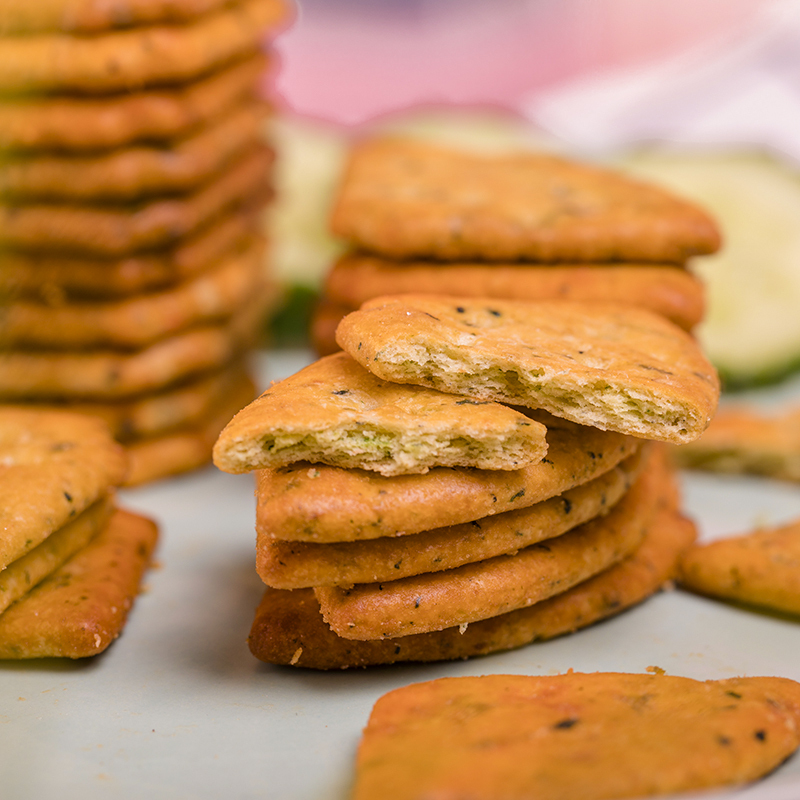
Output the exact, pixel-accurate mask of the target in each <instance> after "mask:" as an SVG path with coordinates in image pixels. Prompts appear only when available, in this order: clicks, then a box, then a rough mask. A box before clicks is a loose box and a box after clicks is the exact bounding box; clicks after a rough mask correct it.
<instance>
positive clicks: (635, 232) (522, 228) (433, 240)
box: [311, 138, 719, 354]
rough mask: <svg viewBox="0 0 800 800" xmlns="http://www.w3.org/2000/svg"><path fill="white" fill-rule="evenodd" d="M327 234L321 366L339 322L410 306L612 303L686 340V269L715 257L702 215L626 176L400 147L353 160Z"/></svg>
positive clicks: (696, 291) (698, 291)
mask: <svg viewBox="0 0 800 800" xmlns="http://www.w3.org/2000/svg"><path fill="white" fill-rule="evenodd" d="M332 223H333V231H334V233H336V234H338V235H339V236H342V237H343V238H344V239H346V240H347V241H348V242H349V244H350V245H351V250H350V251H349V252H347V253H346V254H345V255H344V256H342V257H341V258H340V259H339V261H338V262H337V263H336V264H335V265H334V266H333V267H332V269H331V271H330V272H329V274H328V276H327V279H326V281H325V285H324V289H323V293H322V300H321V303H320V304H319V306H318V308H317V309H316V312H315V316H314V319H313V322H312V330H311V338H312V342H313V344H314V346H315V348H316V349H317V351H318V352H319V353H320V354H326V353H331V352H334V351H335V350H337V349H338V346H337V344H336V342H335V338H334V331H335V329H336V325H337V324H338V322H339V320H340V319H341V318H342V317H343V316H344V315H345V314H346V313H349V312H350V311H353V310H355V309H356V308H358V307H359V306H361V304H362V303H364V302H365V301H367V300H370V299H372V298H374V297H378V296H380V295H386V294H405V293H409V292H412V293H420V292H425V293H432V294H458V295H460V296H462V297H485V298H498V299H518V300H533V301H536V300H547V299H556V298H558V299H564V300H579V301H584V300H591V301H600V302H620V303H625V304H630V305H634V306H638V307H641V308H647V309H649V310H651V311H654V312H656V313H658V314H661V315H663V316H665V317H666V318H667V319H670V320H671V321H673V322H674V323H676V324H677V325H679V326H680V327H682V328H684V329H685V330H691V329H692V328H693V327H694V326H695V325H696V324H697V323H698V322H699V321H700V320H701V319H702V316H703V310H704V293H703V287H702V285H701V283H700V282H699V281H698V279H697V278H696V277H694V276H693V275H692V273H691V272H689V271H688V270H687V269H686V268H685V264H686V261H687V259H688V258H689V257H690V256H694V255H698V254H704V253H711V252H714V251H715V250H716V249H717V248H718V246H719V234H718V232H717V229H716V227H715V225H714V223H713V222H712V221H711V220H710V219H709V218H708V217H707V216H706V214H705V213H703V212H702V211H701V210H700V209H698V208H696V207H694V206H692V205H691V204H689V203H686V202H684V201H682V200H679V199H677V198H675V197H672V196H670V195H668V194H667V193H666V192H663V191H661V190H660V189H656V188H654V187H652V186H647V185H644V184H642V183H638V182H636V181H633V180H631V179H628V178H625V177H623V176H621V175H617V174H614V173H611V172H608V171H606V170H601V169H597V168H594V167H589V166H586V165H580V164H575V163H572V162H568V161H565V160H563V159H561V158H557V157H554V156H550V155H536V154H531V153H528V154H512V155H507V156H501V157H498V156H485V155H475V154H468V153H463V152H458V151H453V150H447V149H443V148H442V147H440V146H436V145H431V144H428V143H424V142H422V141H414V140H410V139H399V138H382V139H375V140H369V141H366V142H364V143H362V144H360V145H358V146H357V147H356V148H355V149H354V151H353V154H352V157H351V159H350V162H349V164H348V166H347V169H346V172H345V177H344V183H343V186H342V190H341V192H340V195H339V197H338V201H337V203H336V205H335V207H334V212H333V220H332Z"/></svg>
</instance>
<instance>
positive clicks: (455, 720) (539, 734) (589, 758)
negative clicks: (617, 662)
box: [353, 672, 800, 800]
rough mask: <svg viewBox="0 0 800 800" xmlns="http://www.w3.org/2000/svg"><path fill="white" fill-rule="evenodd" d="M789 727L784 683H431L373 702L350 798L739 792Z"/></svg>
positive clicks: (794, 691)
mask: <svg viewBox="0 0 800 800" xmlns="http://www.w3.org/2000/svg"><path fill="white" fill-rule="evenodd" d="M798 721H800V685H799V684H797V683H796V682H795V681H792V680H789V679H788V678H772V677H763V678H762V677H754V678H729V679H727V680H717V681H696V680H692V679H691V678H682V677H677V676H672V675H644V674H625V673H601V672H596V673H591V674H581V673H575V672H568V673H567V674H564V675H542V676H529V675H484V676H480V677H473V676H470V677H459V678H440V679H438V680H433V681H428V682H425V683H418V684H412V685H410V686H405V687H402V688H400V689H395V690H394V691H392V692H389V693H388V694H385V695H383V696H382V697H381V698H379V699H378V701H377V702H376V703H375V706H374V707H373V709H372V713H371V714H370V718H369V722H368V723H367V726H366V728H365V729H364V734H363V737H362V740H361V743H360V745H359V749H358V756H357V764H356V781H355V789H354V792H353V798H354V800H373V798H385V800H406V799H408V800H410V798H421V797H431V798H432V797H442V798H444V797H459V798H467V797H468V798H470V800H483V798H497V797H502V798H503V799H504V800H522V799H523V798H525V799H526V800H528V799H529V798H533V797H535V798H537V800H538V799H539V798H541V800H566V798H581V800H611V799H612V798H613V799H614V800H617V798H623V797H644V796H652V795H663V794H672V793H673V792H682V791H687V790H690V789H705V788H711V787H719V786H726V785H739V784H744V783H748V782H750V781H754V780H756V779H757V778H760V777H762V776H763V775H765V774H766V773H768V772H770V771H771V770H773V769H775V768H776V767H777V766H779V765H780V764H781V762H782V761H784V760H785V759H786V758H788V756H789V755H791V754H792V753H793V752H794V751H795V750H796V748H797V747H798V744H800V734H799V733H798Z"/></svg>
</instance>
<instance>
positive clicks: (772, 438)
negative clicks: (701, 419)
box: [675, 406, 800, 481]
mask: <svg viewBox="0 0 800 800" xmlns="http://www.w3.org/2000/svg"><path fill="white" fill-rule="evenodd" d="M675 457H676V458H677V459H678V461H679V462H680V464H681V465H682V466H684V467H688V468H691V469H702V470H709V471H711V472H723V473H734V474H735V473H744V474H754V475H766V476H768V477H770V478H781V479H783V480H789V481H800V408H797V407H795V408H791V407H790V408H787V409H785V410H783V411H780V412H775V413H769V414H768V413H764V412H759V411H757V410H756V409H754V408H749V407H747V406H723V407H722V408H720V410H719V411H718V412H717V414H716V415H715V416H714V419H713V420H711V424H710V425H709V426H708V429H707V430H706V431H705V433H703V435H702V436H701V437H700V438H699V439H697V440H696V441H694V442H690V443H689V444H687V445H684V446H683V447H679V448H677V449H676V450H675Z"/></svg>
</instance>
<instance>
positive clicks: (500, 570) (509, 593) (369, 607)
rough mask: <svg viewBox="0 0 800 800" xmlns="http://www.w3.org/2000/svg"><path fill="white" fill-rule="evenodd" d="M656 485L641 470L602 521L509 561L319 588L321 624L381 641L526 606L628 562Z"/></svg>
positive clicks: (653, 473) (653, 504)
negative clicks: (636, 478) (345, 585)
mask: <svg viewBox="0 0 800 800" xmlns="http://www.w3.org/2000/svg"><path fill="white" fill-rule="evenodd" d="M660 479H661V476H660V474H659V471H658V470H657V469H651V468H645V470H644V472H643V474H642V475H641V476H640V477H639V479H638V480H637V481H636V482H635V483H634V484H633V486H632V487H631V488H630V489H629V490H628V492H626V494H625V496H624V497H623V498H622V499H621V500H620V501H619V502H618V503H617V504H616V505H615V506H614V507H613V508H612V509H611V510H610V511H609V512H608V514H606V515H605V516H601V517H596V518H595V519H593V520H591V521H589V522H586V523H584V524H583V525H580V526H579V527H577V528H574V529H572V530H570V531H568V532H567V533H563V534H561V535H560V536H557V537H555V538H553V539H548V540H547V541H546V542H539V543H538V544H534V545H531V546H529V547H526V548H525V549H523V550H520V551H519V552H518V553H515V554H513V555H502V556H496V557H494V558H491V559H487V560H485V561H480V562H478V563H475V564H466V565H464V566H462V567H456V568H455V569H450V570H445V571H443V572H436V573H427V574H424V575H417V576H413V577H409V578H401V579H399V580H395V581H387V582H385V583H362V584H356V585H355V586H353V587H351V588H344V587H333V586H325V587H318V588H316V589H315V590H314V591H315V594H316V596H317V599H318V600H319V604H320V609H321V611H322V617H323V619H324V620H325V622H327V623H328V625H330V626H331V628H332V629H333V631H334V632H335V633H337V634H338V635H339V636H341V637H343V638H345V639H381V638H384V637H387V638H391V637H397V636H408V635H410V634H412V633H420V632H423V633H424V632H426V631H438V630H442V629H443V628H449V627H452V626H454V625H465V624H468V623H470V622H476V621H478V620H481V619H487V618H489V617H495V616H497V615H499V614H505V613H506V612H508V611H514V610H515V609H518V608H525V607H527V606H532V605H534V604H535V603H538V602H540V601H542V600H546V599H547V598H549V597H553V596H554V595H556V594H560V593H561V592H564V591H566V590H568V589H570V588H572V587H573V586H576V585H577V584H579V583H581V582H582V581H585V580H587V579H588V578H590V577H592V576H593V575H596V574H597V573H599V572H602V571H603V570H604V569H607V568H608V567H610V566H611V565H612V564H616V563H617V562H619V561H621V560H622V559H623V558H625V557H626V556H629V555H630V554H631V553H632V552H633V551H634V550H635V549H636V548H637V547H638V546H639V545H640V544H641V542H642V540H643V538H644V535H645V532H646V531H647V528H648V526H649V525H650V524H651V522H652V520H653V518H654V516H655V512H656V510H657V499H658V494H659V491H660V487H659V482H660Z"/></svg>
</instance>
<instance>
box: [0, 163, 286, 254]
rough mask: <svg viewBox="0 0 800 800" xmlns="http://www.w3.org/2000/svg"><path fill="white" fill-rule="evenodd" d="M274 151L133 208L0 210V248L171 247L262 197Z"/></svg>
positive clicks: (115, 250)
mask: <svg viewBox="0 0 800 800" xmlns="http://www.w3.org/2000/svg"><path fill="white" fill-rule="evenodd" d="M272 161H273V153H272V151H271V150H270V149H269V148H267V147H255V148H254V149H252V150H250V151H248V152H247V153H245V154H244V155H243V156H242V157H240V158H239V159H237V160H236V162H235V163H234V164H233V165H231V166H230V167H228V168H227V169H226V170H225V171H224V172H223V174H222V175H220V176H217V177H215V178H214V179H213V180H212V181H211V182H210V183H207V184H205V185H204V186H202V187H201V188H199V189H198V190H196V191H195V192H193V193H191V194H188V195H183V196H178V197H173V198H158V199H153V200H150V201H149V202H145V203H143V204H141V205H134V206H131V207H121V208H117V207H113V206H112V207H109V206H107V205H100V204H98V205H76V204H68V203H30V204H16V203H14V204H6V205H3V206H0V245H3V246H6V247H9V248H11V249H15V248H16V249H19V250H22V251H25V252H32V253H57V254H59V255H70V254H75V253H81V254H89V255H94V256H124V255H130V254H132V253H136V252H140V251H142V250H148V249H156V248H159V247H171V246H175V245H176V244H177V243H178V242H179V241H180V240H181V239H183V238H184V237H187V236H190V235H192V234H194V233H197V232H199V231H200V230H201V229H202V228H203V226H205V225H208V224H210V223H211V222H213V221H214V220H215V219H216V218H217V217H219V216H220V215H222V214H223V213H224V212H226V211H228V210H231V209H235V208H236V207H237V206H239V205H241V204H245V203H252V202H253V201H254V200H255V199H256V198H263V197H266V196H267V194H268V192H269V191H270V190H269V175H270V171H271V168H272Z"/></svg>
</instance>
